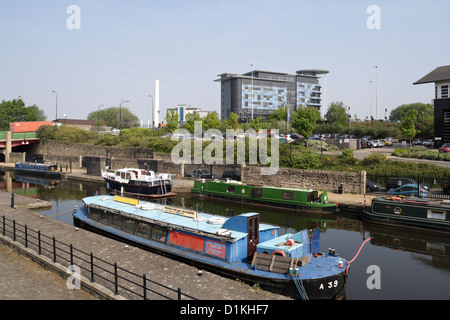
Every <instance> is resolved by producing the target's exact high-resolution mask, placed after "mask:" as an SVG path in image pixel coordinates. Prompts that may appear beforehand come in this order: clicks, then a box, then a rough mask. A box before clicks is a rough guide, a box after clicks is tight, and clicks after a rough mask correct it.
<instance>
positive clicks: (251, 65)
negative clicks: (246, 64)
mask: <svg viewBox="0 0 450 320" xmlns="http://www.w3.org/2000/svg"><path fill="white" fill-rule="evenodd" d="M254 65H255V64H254V63H250V67H253V66H254ZM253 73H254V70H252V120H253V77H254V75H253Z"/></svg>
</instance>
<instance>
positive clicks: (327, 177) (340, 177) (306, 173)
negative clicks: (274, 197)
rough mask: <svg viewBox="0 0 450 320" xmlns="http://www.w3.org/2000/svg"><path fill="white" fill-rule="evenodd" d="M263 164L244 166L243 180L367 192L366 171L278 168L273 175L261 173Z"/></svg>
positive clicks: (307, 187)
mask: <svg viewBox="0 0 450 320" xmlns="http://www.w3.org/2000/svg"><path fill="white" fill-rule="evenodd" d="M261 168H262V167H261V166H257V165H246V166H244V167H243V172H242V173H241V175H242V181H243V182H245V183H248V184H264V185H270V186H277V187H292V188H301V189H325V190H327V191H331V192H339V187H342V191H343V192H345V193H357V194H362V193H364V192H365V185H366V172H365V171H362V172H340V171H321V170H301V169H292V168H278V171H277V173H275V174H273V175H261Z"/></svg>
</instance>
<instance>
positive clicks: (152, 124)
mask: <svg viewBox="0 0 450 320" xmlns="http://www.w3.org/2000/svg"><path fill="white" fill-rule="evenodd" d="M148 96H149V97H150V98H152V129H153V96H152V95H151V94H149V95H148Z"/></svg>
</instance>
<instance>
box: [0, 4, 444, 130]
mask: <svg viewBox="0 0 450 320" xmlns="http://www.w3.org/2000/svg"><path fill="white" fill-rule="evenodd" d="M70 5H77V6H78V7H79V8H80V16H79V17H80V26H81V29H79V30H70V29H68V28H67V26H66V20H67V19H68V18H69V17H70V16H71V14H68V13H67V12H66V11H67V8H68V7H69V6H70ZM370 5H377V6H378V7H379V8H380V13H381V15H380V22H381V24H380V29H375V30H371V29H369V28H367V25H366V21H367V19H368V18H369V17H370V16H371V14H368V13H367V12H366V10H367V8H368V7H369V6H370ZM449 12H450V1H447V0H428V1H414V0H410V1H406V0H399V1H363V0H361V1H356V0H355V1H351V0H350V1H331V0H324V1H302V0H292V1H290V0H279V1H264V0H259V1H253V0H239V1H235V0H226V1H216V0H210V1H207V0H197V1H192V0H184V1H176V0H172V1H151V0H149V1H143V0H141V1H138V0H134V1H133V0H131V1H98V0H97V1H92V0H91V1H84V0H83V1H78V0H71V1H63V0H58V1H56V0H53V1H50V0H43V1H31V0H21V1H13V0H0V40H1V42H0V43H1V44H2V45H1V49H0V100H10V99H15V98H17V97H18V96H21V97H22V99H23V100H24V101H25V103H26V105H31V104H37V105H38V107H39V108H41V109H43V110H44V112H45V114H46V115H47V119H48V120H52V119H54V117H55V94H54V93H52V91H53V90H55V91H56V92H57V94H58V117H60V118H61V117H62V116H63V114H64V113H65V114H67V118H71V119H86V117H87V115H88V113H89V112H91V111H94V110H97V108H98V106H100V105H102V104H103V105H104V107H102V108H107V107H110V106H118V105H119V102H120V101H121V100H122V99H126V100H130V102H128V103H125V104H124V105H123V106H126V107H129V108H130V109H131V111H132V112H134V113H135V114H136V115H137V116H138V117H139V118H140V119H141V120H143V121H144V122H145V123H146V122H147V120H149V119H150V117H151V104H152V102H151V98H149V97H148V95H154V80H155V79H156V78H158V79H159V81H160V106H161V112H162V114H164V115H165V110H166V109H167V107H174V106H176V105H177V104H188V105H191V106H196V107H201V108H203V109H206V110H213V111H218V112H219V114H220V83H217V82H214V80H215V79H217V75H218V74H221V73H225V72H231V73H245V72H249V71H251V70H252V69H253V68H252V67H250V63H254V64H255V67H254V69H260V70H268V71H277V72H288V73H295V71H297V70H300V69H311V68H319V69H324V68H327V69H328V70H330V73H329V75H328V76H327V84H326V96H325V99H326V100H325V101H326V105H327V106H328V104H329V103H330V102H331V101H343V102H344V104H346V105H348V106H350V108H351V112H352V113H356V114H357V115H358V116H359V117H361V118H363V117H365V116H367V115H369V114H370V82H369V81H370V80H375V68H374V66H375V65H379V66H380V68H379V69H378V116H379V117H382V116H384V109H385V108H387V109H388V112H389V111H390V110H392V109H394V108H396V107H397V106H399V105H401V104H404V103H411V102H424V103H430V102H431V99H432V98H433V97H434V87H433V85H432V84H428V85H418V86H413V85H412V83H413V82H415V81H416V80H418V79H419V78H421V77H422V76H424V75H425V74H427V73H428V72H430V71H432V70H433V69H434V68H436V67H438V66H442V65H448V64H450V38H449V30H450V20H449V19H448V13H449ZM372 88H373V91H372V92H373V96H372V97H373V106H374V110H373V113H374V114H375V85H373V87H372ZM161 118H163V117H161Z"/></svg>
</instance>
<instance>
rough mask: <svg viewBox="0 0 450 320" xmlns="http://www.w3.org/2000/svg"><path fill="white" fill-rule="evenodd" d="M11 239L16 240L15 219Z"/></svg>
mask: <svg viewBox="0 0 450 320" xmlns="http://www.w3.org/2000/svg"><path fill="white" fill-rule="evenodd" d="M13 241H16V220H13Z"/></svg>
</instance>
